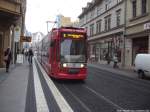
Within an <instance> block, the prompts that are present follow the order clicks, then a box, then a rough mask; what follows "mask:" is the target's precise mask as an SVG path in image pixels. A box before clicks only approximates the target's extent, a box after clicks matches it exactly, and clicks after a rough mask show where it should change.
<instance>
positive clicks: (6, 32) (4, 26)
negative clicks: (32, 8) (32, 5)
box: [0, 0, 26, 67]
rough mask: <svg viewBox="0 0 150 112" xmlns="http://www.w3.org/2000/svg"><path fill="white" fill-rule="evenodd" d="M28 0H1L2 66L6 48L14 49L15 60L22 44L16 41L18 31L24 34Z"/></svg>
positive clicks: (0, 35)
mask: <svg viewBox="0 0 150 112" xmlns="http://www.w3.org/2000/svg"><path fill="white" fill-rule="evenodd" d="M25 12H26V0H0V67H3V66H4V64H3V56H4V50H5V49H6V48H7V47H10V48H11V49H12V53H13V60H15V59H14V58H15V53H16V52H17V49H18V48H19V47H20V46H21V44H20V43H19V41H17V43H15V39H16V38H15V35H16V32H18V31H20V32H19V34H20V35H23V34H24V22H25Z"/></svg>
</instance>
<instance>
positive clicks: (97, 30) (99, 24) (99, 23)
mask: <svg viewBox="0 0 150 112" xmlns="http://www.w3.org/2000/svg"><path fill="white" fill-rule="evenodd" d="M101 22H102V20H99V21H97V22H96V33H100V32H101Z"/></svg>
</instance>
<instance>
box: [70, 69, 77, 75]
mask: <svg viewBox="0 0 150 112" xmlns="http://www.w3.org/2000/svg"><path fill="white" fill-rule="evenodd" d="M68 72H69V74H77V73H79V69H69V70H68Z"/></svg>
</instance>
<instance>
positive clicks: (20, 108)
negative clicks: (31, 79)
mask: <svg viewBox="0 0 150 112" xmlns="http://www.w3.org/2000/svg"><path fill="white" fill-rule="evenodd" d="M28 76H29V66H28V65H27V64H19V65H18V64H17V65H15V66H11V69H10V71H9V73H6V72H5V69H4V68H1V69H0V112H24V110H25V103H26V93H27V84H28Z"/></svg>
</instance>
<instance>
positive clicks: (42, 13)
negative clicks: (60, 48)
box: [26, 0, 92, 34]
mask: <svg viewBox="0 0 150 112" xmlns="http://www.w3.org/2000/svg"><path fill="white" fill-rule="evenodd" d="M91 1H92V0H27V12H26V28H27V30H28V31H30V32H32V33H34V32H37V31H41V32H43V33H44V34H46V33H47V25H46V21H55V19H56V15H58V14H62V15H64V16H65V17H71V18H72V20H75V19H77V18H78V16H79V15H80V14H81V12H82V7H85V6H86V4H87V2H91ZM52 26H53V24H49V29H51V27H52Z"/></svg>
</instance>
